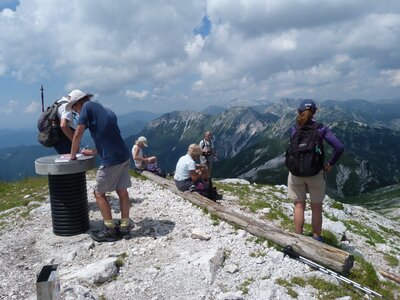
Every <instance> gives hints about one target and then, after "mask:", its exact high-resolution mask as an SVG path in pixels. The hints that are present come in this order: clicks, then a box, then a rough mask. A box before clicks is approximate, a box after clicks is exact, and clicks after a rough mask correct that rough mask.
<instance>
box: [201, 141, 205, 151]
mask: <svg viewBox="0 0 400 300" xmlns="http://www.w3.org/2000/svg"><path fill="white" fill-rule="evenodd" d="M202 142H203V146H201V149H204V147H205V146H206V140H205V139H203V140H202Z"/></svg>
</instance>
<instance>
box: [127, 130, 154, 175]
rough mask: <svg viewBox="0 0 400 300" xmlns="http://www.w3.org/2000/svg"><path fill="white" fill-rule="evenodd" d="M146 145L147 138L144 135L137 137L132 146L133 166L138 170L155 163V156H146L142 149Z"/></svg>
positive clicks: (146, 168)
mask: <svg viewBox="0 0 400 300" xmlns="http://www.w3.org/2000/svg"><path fill="white" fill-rule="evenodd" d="M147 146H148V143H147V139H146V137H144V136H141V137H139V138H138V139H137V140H136V141H135V144H134V145H133V147H132V157H133V160H134V162H135V167H136V168H137V169H139V170H148V169H149V167H150V166H151V165H154V164H157V157H156V156H146V155H145V154H144V153H143V149H144V148H145V147H147Z"/></svg>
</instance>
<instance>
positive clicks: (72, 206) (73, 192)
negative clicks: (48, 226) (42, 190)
mask: <svg viewBox="0 0 400 300" xmlns="http://www.w3.org/2000/svg"><path fill="white" fill-rule="evenodd" d="M48 178H49V191H50V204H51V218H52V222H53V232H54V234H56V235H61V236H71V235H76V234H80V233H84V232H86V231H88V230H89V210H88V201H87V193H86V175H85V172H81V173H75V174H67V175H49V176H48Z"/></svg>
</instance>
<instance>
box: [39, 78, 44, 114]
mask: <svg viewBox="0 0 400 300" xmlns="http://www.w3.org/2000/svg"><path fill="white" fill-rule="evenodd" d="M43 90H44V89H43V84H42V86H41V87H40V92H41V95H42V112H44V98H43Z"/></svg>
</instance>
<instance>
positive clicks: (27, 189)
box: [0, 176, 48, 211]
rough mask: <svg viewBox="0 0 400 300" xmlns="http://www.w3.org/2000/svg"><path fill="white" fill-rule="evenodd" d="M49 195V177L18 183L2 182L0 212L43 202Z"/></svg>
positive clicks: (34, 178) (0, 186)
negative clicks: (34, 202)
mask: <svg viewBox="0 0 400 300" xmlns="http://www.w3.org/2000/svg"><path fill="white" fill-rule="evenodd" d="M47 195H48V187H47V177H45V176H37V177H30V178H25V179H22V180H20V181H17V182H0V211H5V210H8V209H11V208H14V207H20V206H27V205H28V204H29V203H30V202H31V201H38V202H43V201H44V200H46V196H47Z"/></svg>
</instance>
